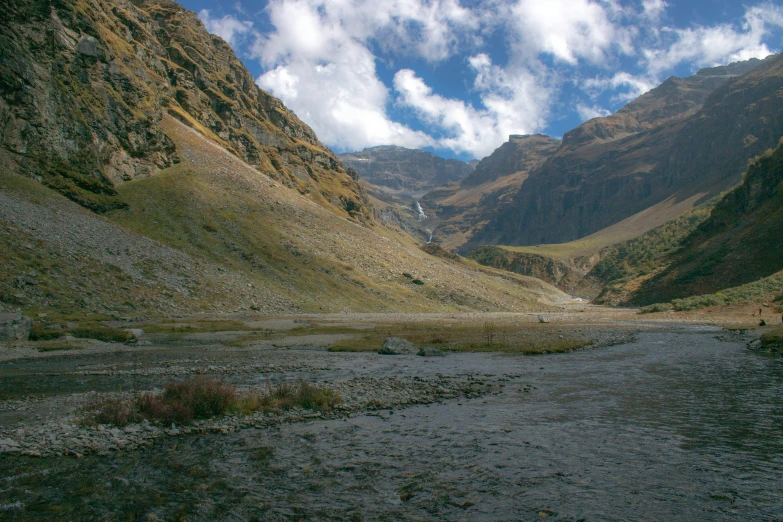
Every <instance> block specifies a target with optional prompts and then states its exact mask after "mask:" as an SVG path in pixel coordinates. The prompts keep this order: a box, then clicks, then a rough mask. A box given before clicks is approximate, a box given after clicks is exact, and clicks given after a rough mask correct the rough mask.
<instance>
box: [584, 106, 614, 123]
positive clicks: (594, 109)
mask: <svg viewBox="0 0 783 522" xmlns="http://www.w3.org/2000/svg"><path fill="white" fill-rule="evenodd" d="M576 112H577V114H579V117H580V118H581V119H582V121H587V120H592V119H593V118H605V117H606V116H609V115H610V114H612V111H610V110H608V109H604V108H603V107H599V106H598V105H593V106H589V105H585V104H584V103H577V104H576Z"/></svg>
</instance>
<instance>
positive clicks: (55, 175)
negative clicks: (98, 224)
mask: <svg viewBox="0 0 783 522" xmlns="http://www.w3.org/2000/svg"><path fill="white" fill-rule="evenodd" d="M3 16H4V23H3V24H0V136H1V137H2V138H0V140H1V141H0V165H4V166H6V167H8V168H10V169H11V170H13V171H15V172H21V173H24V174H26V175H28V176H31V177H36V178H39V179H41V180H42V181H43V182H44V183H45V184H46V185H47V186H49V187H51V188H53V189H55V190H57V191H58V192H60V193H62V194H64V195H65V196H66V197H68V198H69V199H71V200H73V201H76V202H77V203H79V204H81V205H83V206H85V207H88V208H90V209H92V210H96V211H107V210H111V209H114V208H122V207H123V206H125V205H126V204H127V203H126V202H124V201H123V200H122V198H121V197H119V195H118V194H117V190H116V188H117V187H118V186H120V185H122V184H123V183H125V182H127V181H130V180H133V179H140V178H145V177H148V176H150V175H153V174H155V173H157V172H158V171H159V170H161V169H165V168H169V167H171V166H173V165H175V164H176V163H177V162H178V161H179V157H178V154H177V151H176V148H175V147H174V144H173V143H172V142H171V140H170V139H168V137H167V136H166V134H165V132H164V131H163V129H162V128H161V121H162V120H163V118H164V116H173V117H175V118H177V119H179V120H180V121H183V122H185V123H186V124H187V125H189V126H191V127H193V128H195V129H198V130H199V131H200V132H202V133H203V134H204V135H206V136H209V137H210V138H211V139H212V140H213V141H215V142H217V143H219V144H221V145H222V146H223V147H224V148H226V149H227V150H229V151H231V152H232V153H233V154H235V155H237V156H238V157H239V158H242V159H243V160H245V161H247V162H248V163H250V164H252V165H253V166H254V167H255V168H257V169H258V170H259V171H260V172H263V173H265V174H267V175H269V176H271V177H273V178H275V179H277V180H278V181H280V182H281V183H284V184H285V185H286V186H288V187H290V188H294V189H296V190H298V191H300V192H302V193H306V194H310V196H311V197H312V199H313V200H314V201H316V202H317V203H319V204H320V205H322V206H324V207H325V208H328V209H330V210H332V211H333V212H335V213H337V214H339V215H343V216H346V217H350V218H351V219H354V220H357V221H365V222H366V221H370V220H372V209H371V208H370V206H369V205H368V203H367V200H366V198H365V197H364V194H363V192H362V190H361V187H360V185H359V183H358V180H357V178H356V177H355V175H352V174H351V173H350V172H348V171H347V170H346V169H345V167H344V166H343V165H342V164H341V163H340V162H339V161H338V160H337V158H336V157H335V156H334V154H332V152H331V151H329V150H328V149H327V148H326V147H324V146H323V145H322V144H321V143H320V142H319V141H318V138H317V137H316V136H315V134H314V133H313V131H312V130H311V129H310V128H309V127H308V126H307V125H305V124H304V123H303V122H302V121H301V120H299V118H297V117H296V115H295V114H293V113H292V112H291V111H289V110H288V109H286V107H285V106H284V105H283V104H282V103H281V102H280V100H278V99H276V98H274V97H273V96H271V95H269V94H268V93H266V92H264V91H262V90H261V89H259V88H258V87H257V86H256V85H255V82H254V78H253V76H252V75H251V74H250V73H249V72H248V71H247V70H246V69H245V68H244V66H243V65H242V63H241V62H240V61H239V60H238V59H237V58H236V56H234V53H233V51H232V50H231V48H230V47H229V46H228V44H227V43H226V42H224V41H223V40H222V39H220V38H219V37H216V36H212V35H210V34H209V33H207V31H206V30H205V29H204V26H203V25H202V23H201V22H200V21H199V19H198V18H197V16H196V15H195V13H192V12H190V11H187V10H186V9H184V8H183V7H182V6H180V5H179V4H177V3H175V2H173V1H172V0H133V1H130V0H111V1H109V0H58V1H56V2H52V1H51V0H8V1H7V2H4V4H3Z"/></svg>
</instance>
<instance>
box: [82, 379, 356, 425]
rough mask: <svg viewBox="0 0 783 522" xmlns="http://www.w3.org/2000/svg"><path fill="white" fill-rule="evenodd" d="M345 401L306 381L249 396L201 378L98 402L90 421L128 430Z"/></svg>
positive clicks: (318, 407) (89, 411) (328, 405)
mask: <svg viewBox="0 0 783 522" xmlns="http://www.w3.org/2000/svg"><path fill="white" fill-rule="evenodd" d="M340 402H341V398H340V395H339V394H338V393H336V392H334V391H333V390H330V389H327V388H321V387H318V386H315V385H313V384H309V383H306V382H304V381H297V382H295V383H282V384H279V385H278V386H272V385H271V384H267V389H266V390H265V391H264V392H263V393H249V394H244V395H243V394H240V392H239V391H238V390H237V388H236V387H235V386H234V385H232V384H228V383H226V382H223V381H221V380H218V379H214V378H211V377H204V376H199V377H194V378H192V379H187V380H184V381H176V382H171V383H168V384H166V385H165V386H164V388H163V391H162V392H160V393H156V392H146V393H142V394H139V395H136V396H134V397H109V398H103V399H98V400H97V401H95V402H93V403H91V404H90V405H88V406H87V408H86V411H87V415H86V418H85V422H86V423H87V424H112V425H114V426H126V425H128V424H132V423H136V422H141V421H143V420H145V419H146V420H149V421H151V422H156V423H159V424H163V425H167V424H171V423H178V424H187V423H189V422H192V421H194V420H200V419H209V418H212V417H219V416H222V415H225V414H227V413H230V412H234V413H240V414H244V415H248V414H251V413H253V412H255V411H269V412H271V411H275V412H277V411H281V410H287V409H291V408H297V407H298V408H302V409H306V410H322V411H325V410H331V409H332V408H333V407H334V406H336V405H337V404H339V403H340Z"/></svg>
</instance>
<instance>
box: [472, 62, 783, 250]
mask: <svg viewBox="0 0 783 522" xmlns="http://www.w3.org/2000/svg"><path fill="white" fill-rule="evenodd" d="M781 87H783V55H775V56H771V57H769V58H767V59H765V60H763V61H758V60H751V61H748V62H739V63H735V64H732V65H729V66H725V67H717V68H713V69H706V70H702V71H700V72H699V73H698V74H696V75H695V76H692V77H690V78H684V79H678V78H670V79H669V80H667V81H666V82H664V83H663V84H662V85H661V86H659V87H657V88H656V89H653V90H652V91H650V92H649V93H647V94H645V95H643V96H641V97H640V98H639V99H638V100H636V101H634V102H632V103H630V104H628V105H627V106H626V107H625V108H623V109H622V110H620V111H618V112H617V113H616V114H614V115H612V116H610V117H607V118H598V119H594V120H590V121H588V122H586V123H584V124H583V125H581V126H580V127H578V128H577V129H575V130H573V131H570V132H568V133H566V135H565V136H564V137H563V143H562V146H561V147H560V149H559V150H558V151H557V153H556V154H554V155H553V156H552V157H550V158H549V159H548V160H547V161H546V162H545V163H544V164H543V165H542V166H541V167H540V168H538V169H536V170H534V171H533V172H532V173H531V174H530V175H529V177H528V179H527V180H526V181H525V183H524V184H523V185H522V186H521V188H520V190H519V192H518V193H517V194H516V196H515V197H514V201H513V203H512V204H511V205H509V206H508V208H507V209H506V210H505V211H503V212H501V213H499V214H498V215H497V216H496V217H495V218H494V219H493V221H492V222H491V223H489V224H488V225H487V226H485V227H483V229H482V230H481V231H479V232H478V233H477V234H476V235H475V236H474V237H473V238H472V239H471V242H470V245H468V246H473V245H478V244H507V245H533V244H543V243H559V242H565V241H571V240H574V239H578V238H580V237H584V236H586V235H588V234H591V233H593V232H596V231H598V230H601V229H603V228H605V227H607V226H610V225H612V224H613V223H617V222H618V221H621V220H622V219H624V218H627V217H628V216H631V215H633V214H636V213H638V212H640V211H642V210H644V209H646V208H649V207H651V206H653V205H655V204H657V203H660V202H661V201H664V200H666V199H667V198H671V197H674V198H675V199H676V200H677V201H683V200H686V199H688V198H691V197H693V196H694V195H699V198H697V199H696V200H695V202H698V201H703V200H706V199H709V198H710V197H712V196H714V195H716V194H718V193H720V192H721V191H724V190H727V189H729V188H731V187H732V186H733V185H734V184H736V183H737V182H739V180H740V174H741V172H742V171H743V170H744V168H745V166H746V165H747V161H748V159H749V158H752V157H754V156H755V155H757V154H759V153H761V152H762V151H764V150H765V149H766V148H768V147H770V146H773V145H774V144H775V143H776V142H777V139H778V138H779V134H780V129H781V127H782V126H783V100H782V99H781V98H780V96H779V95H778V92H779V90H780V88H781Z"/></svg>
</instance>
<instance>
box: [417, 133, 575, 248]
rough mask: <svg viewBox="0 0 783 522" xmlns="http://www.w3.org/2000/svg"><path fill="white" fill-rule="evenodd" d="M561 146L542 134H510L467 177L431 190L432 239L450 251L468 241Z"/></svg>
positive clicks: (426, 199) (428, 201) (426, 203)
mask: <svg viewBox="0 0 783 522" xmlns="http://www.w3.org/2000/svg"><path fill="white" fill-rule="evenodd" d="M559 146H560V142H559V141H558V140H555V139H554V138H550V137H548V136H543V135H541V134H534V135H526V136H510V137H509V141H508V142H506V143H504V144H503V145H501V146H500V147H498V149H496V150H495V151H494V152H493V153H492V154H491V155H489V156H487V157H486V158H484V159H482V160H481V161H480V162H479V163H478V165H476V170H475V171H474V172H473V173H472V174H470V175H469V176H468V177H466V178H465V179H463V180H461V181H459V182H457V183H452V184H450V185H447V186H445V187H440V188H437V189H434V190H432V191H430V192H429V193H428V194H427V195H426V196H424V198H422V204H423V205H424V206H425V207H426V208H428V209H430V213H431V214H433V216H432V219H430V220H428V221H427V222H426V224H427V226H429V227H430V228H431V229H432V230H433V239H434V240H435V241H438V242H440V243H442V244H443V246H444V247H445V248H446V249H448V250H454V249H458V248H460V247H461V246H462V245H463V244H464V243H466V242H469V241H470V240H471V238H472V236H473V234H474V233H475V232H476V231H477V230H480V229H481V228H482V227H483V226H484V225H485V224H486V223H488V222H490V221H491V220H492V219H494V218H495V216H497V215H499V214H500V213H502V212H503V211H504V209H505V208H506V207H507V206H508V205H510V204H511V203H512V201H513V197H514V195H515V194H516V193H517V192H518V191H519V189H520V187H521V186H522V185H523V184H524V183H525V180H526V179H527V177H528V175H529V174H530V173H531V172H533V171H534V170H535V169H537V168H538V167H540V166H541V164H542V163H543V162H544V161H545V160H546V159H547V158H548V157H550V156H551V155H552V154H554V153H555V152H556V151H557V149H558V147H559ZM461 250H463V253H464V252H465V251H466V249H461Z"/></svg>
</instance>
